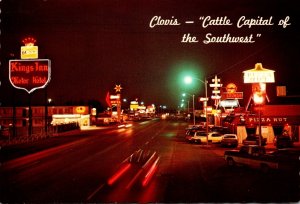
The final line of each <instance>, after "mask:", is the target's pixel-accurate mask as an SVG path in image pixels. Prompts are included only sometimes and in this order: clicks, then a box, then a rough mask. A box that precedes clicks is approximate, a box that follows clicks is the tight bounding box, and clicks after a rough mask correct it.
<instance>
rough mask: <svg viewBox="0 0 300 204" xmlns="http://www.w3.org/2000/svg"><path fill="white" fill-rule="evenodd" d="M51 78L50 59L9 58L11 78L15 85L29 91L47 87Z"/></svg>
mask: <svg viewBox="0 0 300 204" xmlns="http://www.w3.org/2000/svg"><path fill="white" fill-rule="evenodd" d="M50 79H51V62H50V60H49V59H34V60H9V80H10V83H11V84H12V85H13V87H15V88H17V89H24V90H25V91H27V92H28V93H31V92H33V91H34V90H36V89H42V88H45V87H46V85H47V84H48V83H49V81H50Z"/></svg>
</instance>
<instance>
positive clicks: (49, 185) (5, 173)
mask: <svg viewBox="0 0 300 204" xmlns="http://www.w3.org/2000/svg"><path fill="white" fill-rule="evenodd" d="M186 126H187V124H186V122H182V121H161V120H159V119H156V120H149V121H144V122H137V123H134V124H133V126H132V127H131V128H129V129H115V128H100V129H97V130H85V131H81V133H77V134H79V135H77V136H76V137H75V136H72V135H67V136H58V137H60V138H52V139H51V140H61V141H62V144H61V145H57V144H56V146H53V147H51V148H50V147H49V148H47V149H45V150H42V151H39V152H36V153H33V152H32V153H30V154H28V153H26V148H23V150H22V149H21V150H19V151H20V154H21V153H22V152H23V154H28V155H23V156H21V155H19V156H18V158H11V159H10V160H7V161H4V162H2V165H1V195H0V197H1V201H2V202H4V203H6V202H9V203H10V202H39V203H40V202H139V203H143V202H295V201H298V199H299V189H298V181H299V180H297V179H298V177H297V176H296V177H291V176H287V175H282V174H277V173H276V172H273V173H270V174H263V173H262V172H260V171H258V170H252V169H249V168H246V167H236V168H229V167H228V166H227V165H226V162H225V160H224V157H223V155H224V151H225V150H227V149H228V148H222V147H219V146H217V145H212V144H209V145H206V144H201V145H199V144H191V143H187V142H186V141H185V138H184V134H185V128H186ZM51 140H50V139H49V141H44V142H40V143H41V144H39V143H37V144H35V146H38V145H45V144H43V143H45V142H48V143H51V142H52V143H53V141H51ZM27 148H28V147H27ZM139 149H142V150H143V151H151V152H152V151H155V152H157V153H158V156H159V158H160V160H159V163H158V168H157V171H156V172H155V174H154V176H153V178H152V180H151V181H150V182H149V183H148V185H147V186H141V185H138V184H134V185H132V186H130V188H128V183H129V182H130V181H131V180H132V178H133V177H134V176H135V175H136V173H137V170H131V172H126V173H124V175H122V177H120V179H118V180H117V181H116V182H115V183H114V184H112V185H108V180H109V178H111V177H112V176H114V175H115V174H116V172H117V170H118V169H119V167H120V165H121V164H122V162H124V160H125V159H126V158H127V157H129V156H130V155H131V154H132V153H134V152H135V151H137V150H139ZM3 151H9V148H8V149H7V150H3ZM15 157H17V156H15ZM2 159H3V160H5V158H2Z"/></svg>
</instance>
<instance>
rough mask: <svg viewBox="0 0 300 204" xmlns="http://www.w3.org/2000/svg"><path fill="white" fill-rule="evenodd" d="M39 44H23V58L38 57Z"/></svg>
mask: <svg viewBox="0 0 300 204" xmlns="http://www.w3.org/2000/svg"><path fill="white" fill-rule="evenodd" d="M38 55H39V51H38V46H21V59H38Z"/></svg>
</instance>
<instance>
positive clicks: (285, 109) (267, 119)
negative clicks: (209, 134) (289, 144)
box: [222, 105, 300, 143]
mask: <svg viewBox="0 0 300 204" xmlns="http://www.w3.org/2000/svg"><path fill="white" fill-rule="evenodd" d="M260 111H261V117H259V109H258V107H255V106H253V107H252V108H251V109H250V111H247V112H245V111H233V112H232V113H231V114H230V115H228V116H227V117H225V118H224V119H223V121H222V123H223V126H225V127H228V129H229V131H230V132H233V133H236V134H237V135H238V140H239V143H242V141H243V140H244V139H246V137H247V135H249V134H258V132H259V122H260V125H261V134H262V136H263V137H264V138H266V139H267V143H273V141H274V138H275V136H277V135H281V134H282V133H283V132H284V131H287V132H288V135H289V136H290V137H291V138H292V139H293V141H294V143H300V105H264V106H262V107H261V109H260Z"/></svg>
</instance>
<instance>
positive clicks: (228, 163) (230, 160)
mask: <svg viewBox="0 0 300 204" xmlns="http://www.w3.org/2000/svg"><path fill="white" fill-rule="evenodd" d="M227 165H228V166H234V165H235V162H234V160H233V159H232V158H231V157H229V158H227Z"/></svg>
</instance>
